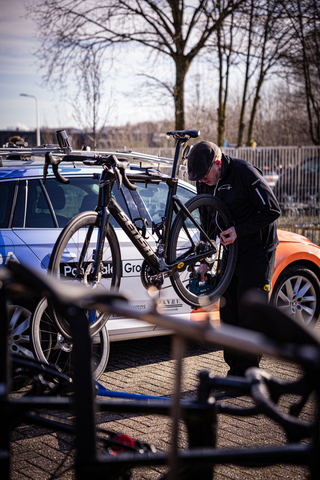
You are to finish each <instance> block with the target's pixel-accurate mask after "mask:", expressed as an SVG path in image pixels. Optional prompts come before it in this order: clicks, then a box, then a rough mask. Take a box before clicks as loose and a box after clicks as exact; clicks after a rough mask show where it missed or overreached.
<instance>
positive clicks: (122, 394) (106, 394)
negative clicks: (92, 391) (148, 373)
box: [95, 380, 172, 401]
mask: <svg viewBox="0 0 320 480" xmlns="http://www.w3.org/2000/svg"><path fill="white" fill-rule="evenodd" d="M95 384H96V386H97V387H98V391H97V395H99V396H100V397H113V398H127V399H130V400H170V401H172V398H168V397H154V396H153V395H141V394H139V393H127V392H115V391H113V390H107V389H106V388H105V387H104V386H103V385H101V383H99V382H98V381H97V380H95Z"/></svg>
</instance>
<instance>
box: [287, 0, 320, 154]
mask: <svg viewBox="0 0 320 480" xmlns="http://www.w3.org/2000/svg"><path fill="white" fill-rule="evenodd" d="M282 3H283V4H284V7H285V10H286V13H287V15H288V18H289V20H290V23H291V26H292V30H293V36H292V41H291V44H290V49H288V51H287V54H286V56H285V57H284V62H285V65H286V66H287V67H288V68H289V70H290V72H291V73H292V75H293V77H294V79H295V81H296V82H297V84H298V85H297V88H296V94H297V97H301V96H303V98H304V100H305V108H306V111H307V116H308V124H309V135H310V138H311V140H312V142H313V143H314V144H315V145H319V144H320V6H319V0H303V1H301V0H287V1H286V2H282Z"/></svg>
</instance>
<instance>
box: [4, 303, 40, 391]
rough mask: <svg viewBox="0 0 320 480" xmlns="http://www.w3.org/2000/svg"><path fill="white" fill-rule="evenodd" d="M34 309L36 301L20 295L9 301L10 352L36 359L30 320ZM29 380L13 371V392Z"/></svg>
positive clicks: (18, 372) (17, 370)
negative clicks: (31, 338) (31, 340)
mask: <svg viewBox="0 0 320 480" xmlns="http://www.w3.org/2000/svg"><path fill="white" fill-rule="evenodd" d="M34 307H35V302H34V301H32V300H30V299H28V298H26V297H23V296H20V295H19V296H18V295H14V296H12V297H11V298H10V299H9V300H8V313H9V331H8V341H9V352H11V353H14V354H18V355H21V356H23V357H28V358H34V357H33V352H32V347H31V342H30V320H31V315H32V312H33V310H34ZM28 380H29V379H28V378H27V377H26V376H25V375H24V374H23V373H22V372H20V371H19V369H13V371H12V375H11V388H12V390H13V391H16V390H19V389H20V388H22V387H23V386H24V385H26V383H28Z"/></svg>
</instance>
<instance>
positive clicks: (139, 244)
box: [82, 138, 216, 281]
mask: <svg viewBox="0 0 320 480" xmlns="http://www.w3.org/2000/svg"><path fill="white" fill-rule="evenodd" d="M186 141H187V139H180V138H179V139H178V142H177V146H176V151H175V157H174V161H173V166H172V173H171V178H170V180H169V181H167V183H168V187H169V190H168V195H167V202H166V207H165V215H164V222H163V229H162V234H161V236H160V237H159V239H158V241H159V248H158V255H157V254H156V253H155V252H154V251H153V249H152V248H151V247H150V245H149V244H148V242H147V241H146V239H145V238H144V237H143V235H141V234H140V232H139V230H138V228H137V227H136V225H135V224H134V222H132V221H131V220H130V219H129V218H128V216H127V215H126V214H125V212H124V211H123V210H122V208H121V207H120V206H119V205H118V204H117V202H116V201H115V199H114V198H113V197H112V194H111V192H112V188H113V185H114V183H115V177H114V174H113V172H111V171H110V170H107V169H105V170H104V171H103V172H102V175H101V179H100V190H99V197H98V207H97V210H98V212H99V213H100V214H101V227H100V229H99V236H98V240H97V246H96V259H95V262H94V268H93V274H92V278H93V280H94V281H97V278H98V267H97V265H99V264H100V260H101V252H102V246H103V245H102V242H103V235H101V232H103V231H104V229H105V228H107V226H108V221H109V215H110V214H111V215H112V216H113V217H114V219H115V220H116V221H117V222H118V224H119V225H120V227H121V228H122V230H123V231H124V232H125V233H126V234H127V236H128V237H129V239H130V240H131V241H132V243H133V244H134V245H135V247H136V248H137V250H138V251H139V253H140V254H141V255H142V257H143V258H144V259H145V260H146V262H147V263H148V264H149V265H150V266H151V268H152V269H153V270H154V271H155V272H156V273H157V274H160V273H161V274H164V275H171V274H173V273H174V272H175V271H176V270H179V269H181V268H186V267H187V266H188V265H190V264H194V263H195V261H200V260H202V259H203V258H205V257H207V256H210V255H211V254H214V253H216V247H215V246H214V244H213V243H212V241H211V239H210V238H209V237H208V235H207V234H206V232H205V231H204V230H203V229H202V227H201V226H200V225H199V224H198V223H197V221H196V220H195V219H194V218H193V217H192V215H191V214H190V212H189V210H188V209H187V208H186V207H185V205H184V204H183V203H182V202H181V200H180V199H179V197H178V196H177V187H178V171H179V164H180V157H181V149H182V146H183V145H184V144H185V143H186ZM139 179H140V180H141V179H145V177H143V176H140V175H137V176H136V180H139ZM159 180H160V181H163V179H161V178H159ZM177 207H178V208H179V209H180V210H182V211H183V212H184V214H185V215H186V217H187V218H189V219H190V221H191V222H192V223H193V225H194V226H195V227H196V228H197V229H198V230H199V231H200V232H201V234H202V235H203V238H204V239H205V240H206V241H207V242H208V244H209V245H210V247H211V250H209V251H208V252H206V253H202V254H198V255H193V256H192V257H191V258H190V259H188V258H184V259H183V262H182V261H181V259H177V260H176V261H175V262H174V263H173V264H167V262H166V256H167V251H168V244H169V236H170V228H171V223H172V217H173V212H174V211H175V212H177V211H178V208H177ZM90 235H91V233H90V232H88V239H87V241H86V244H88V240H89V237H90ZM98 252H100V253H98ZM82 258H83V256H82Z"/></svg>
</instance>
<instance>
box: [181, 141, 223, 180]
mask: <svg viewBox="0 0 320 480" xmlns="http://www.w3.org/2000/svg"><path fill="white" fill-rule="evenodd" d="M221 155H222V154H221V150H220V148H219V147H218V146H217V145H215V144H214V143H211V142H199V143H196V144H195V145H194V146H193V147H192V148H191V150H190V153H189V155H188V175H189V180H193V181H195V180H201V178H203V177H205V176H206V174H207V173H208V171H209V169H210V167H211V166H212V165H213V163H214V162H216V161H217V160H221Z"/></svg>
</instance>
